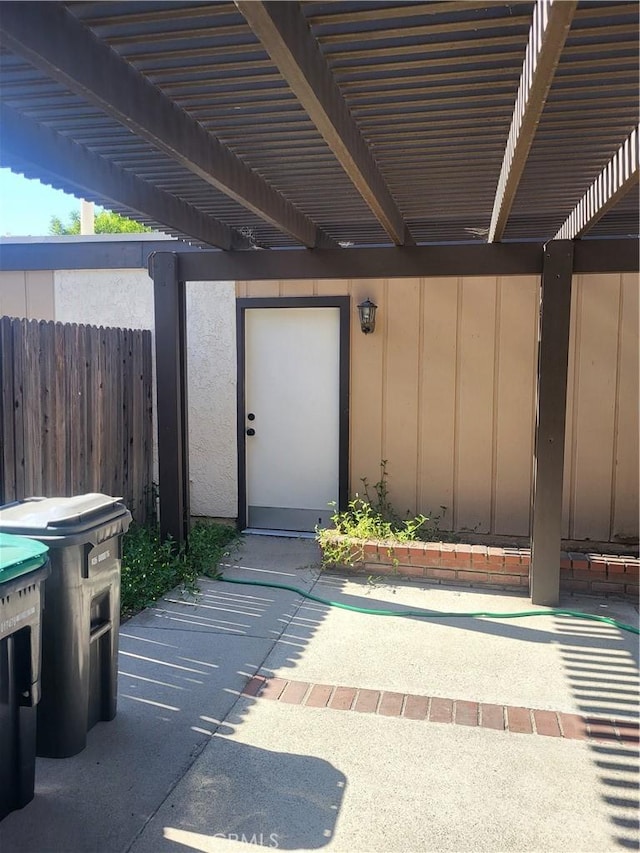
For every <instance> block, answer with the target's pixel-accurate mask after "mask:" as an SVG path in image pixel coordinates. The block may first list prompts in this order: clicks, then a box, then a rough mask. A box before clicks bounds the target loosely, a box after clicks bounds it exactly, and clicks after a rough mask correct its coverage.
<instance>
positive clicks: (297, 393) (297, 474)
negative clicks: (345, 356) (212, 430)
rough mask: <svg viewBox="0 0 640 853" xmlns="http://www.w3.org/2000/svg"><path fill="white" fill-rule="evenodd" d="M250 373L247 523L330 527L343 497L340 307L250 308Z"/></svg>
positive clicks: (295, 527)
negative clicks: (340, 477) (340, 479)
mask: <svg viewBox="0 0 640 853" xmlns="http://www.w3.org/2000/svg"><path fill="white" fill-rule="evenodd" d="M245 370H246V373H245V423H244V429H245V433H247V434H246V438H245V442H246V445H245V446H246V495H247V526H248V527H255V528H266V529H273V530H298V531H303V530H314V528H315V526H316V525H317V524H320V525H326V524H328V522H329V518H330V516H331V515H332V514H333V511H334V510H333V509H331V508H330V507H329V506H328V504H329V503H330V502H332V501H335V502H336V503H337V501H338V470H339V469H338V462H339V419H340V410H339V388H340V309H339V308H313V307H309V308H248V309H247V310H246V311H245ZM252 431H253V434H252Z"/></svg>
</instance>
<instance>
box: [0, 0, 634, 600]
mask: <svg viewBox="0 0 640 853" xmlns="http://www.w3.org/2000/svg"><path fill="white" fill-rule="evenodd" d="M0 44H1V52H0V74H1V81H2V89H1V94H0V120H1V122H0V126H1V130H0V133H1V137H0V164H1V165H3V166H9V167H10V168H12V169H13V170H14V171H18V172H23V173H24V174H25V175H27V176H28V177H36V178H39V179H40V180H42V181H45V182H46V183H49V184H51V185H52V186H55V187H59V188H61V189H64V190H67V191H68V192H72V193H75V194H77V195H80V196H82V197H84V198H87V199H89V200H94V201H96V202H99V203H101V204H105V205H107V206H108V207H110V208H111V209H114V210H117V211H120V212H123V213H125V214H126V215H128V216H133V217H134V218H137V219H138V220H140V221H141V222H144V223H146V224H149V225H152V226H154V227H156V228H158V229H161V230H164V231H167V232H168V233H171V234H173V235H175V236H178V237H181V238H183V239H184V240H186V241H188V242H189V243H192V244H194V245H196V246H202V247H208V248H209V249H212V251H201V252H197V251H196V252H194V251H189V252H184V253H183V252H172V253H163V252H161V253H157V254H155V255H154V256H153V258H152V263H151V272H152V275H153V278H154V284H155V310H156V342H157V351H156V355H157V376H158V428H159V465H160V468H159V479H160V506H161V522H162V529H163V533H164V534H165V535H167V534H169V533H170V534H172V535H173V536H174V538H175V539H176V540H178V541H180V540H182V538H183V537H184V535H185V531H186V529H187V526H188V518H189V500H188V465H187V459H188V446H187V421H186V381H185V376H186V373H185V372H186V364H185V360H186V359H185V287H184V283H185V282H186V281H189V280H223V279H225V280H226V279H245V280H248V279H253V280H257V279H274V278H275V279H304V278H332V279H335V278H347V277H348V278H367V277H372V276H378V277H380V276H383V277H389V278H401V277H404V276H430V275H438V276H443V275H445V276H446V275H451V276H458V275H482V274H493V275H513V274H526V273H529V274H531V273H535V274H539V275H540V276H541V320H540V332H539V363H538V407H537V421H536V453H535V460H534V465H535V477H534V484H535V485H534V495H533V528H532V568H531V582H532V598H533V600H534V601H535V602H537V603H548V604H552V603H555V602H556V600H557V597H558V583H559V551H560V530H561V499H562V470H563V465H562V461H563V453H564V431H565V409H566V385H567V357H568V342H569V321H570V296H571V280H572V275H573V274H574V273H578V272H607V271H619V272H623V271H635V270H637V269H638V244H637V235H638V233H639V230H640V229H639V227H638V218H639V212H638V196H637V192H631V191H630V190H632V188H633V187H635V186H636V184H637V181H638V159H639V154H638V124H637V122H638V109H637V105H638V74H637V64H638V5H637V3H636V2H615V0H614V2H590V0H581V2H577V3H576V2H574V0H555V2H551V0H538V2H536V3H533V2H528V0H524V2H504V0H484V2H476V0H468V2H467V0H465V1H464V2H459V1H458V0H452V2H437V0H433V2H426V3H419V2H415V3H407V2H386V0H383V2H371V0H358V2H339V1H338V2H305V3H298V2H260V0H247V1H246V2H245V0H237V2H235V3H232V2H213V3H211V2H198V3H196V2H173V0H169V2H127V0H125V2H117V3H113V2H93V3H89V2H69V3H59V2H47V3H14V2H8V3H7V2H5V3H2V6H1V7H0Z"/></svg>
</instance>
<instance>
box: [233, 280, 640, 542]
mask: <svg viewBox="0 0 640 853" xmlns="http://www.w3.org/2000/svg"><path fill="white" fill-rule="evenodd" d="M237 293H238V295H239V296H290V295H298V296H311V295H343V294H349V295H350V296H351V298H352V313H351V316H352V324H351V442H350V477H351V481H350V489H351V493H352V494H353V493H355V492H358V491H360V492H361V491H362V483H361V478H362V477H366V478H367V479H368V480H369V482H370V483H374V482H375V481H376V480H377V479H378V477H379V466H380V462H381V460H383V459H386V460H387V468H388V472H389V489H390V494H391V498H392V500H393V503H394V504H395V506H396V508H397V509H398V510H399V511H401V512H404V511H405V510H409V511H410V512H412V513H413V512H416V511H420V512H424V513H429V512H431V511H435V512H436V513H437V512H438V511H440V510H439V508H440V507H441V506H445V507H446V512H445V514H444V517H443V521H442V522H441V527H442V528H443V529H455V530H464V529H471V530H475V531H477V532H478V533H492V534H499V535H507V536H519V535H520V536H522V535H527V534H528V532H529V526H530V505H531V475H532V455H533V441H534V422H535V377H536V362H537V331H538V308H539V280H538V278H537V277H536V276H510V277H502V278H486V277H483V278H481V277H470V278H460V279H456V278H432V279H398V280H388V281H387V280H383V279H380V280H362V281H361V280H358V281H310V282H284V281H283V282H238V285H237ZM367 297H369V298H371V299H373V301H374V302H376V304H377V305H378V324H377V328H376V332H375V334H373V335H366V336H365V335H363V334H362V333H361V332H360V328H359V324H358V319H357V313H356V310H355V306H356V304H357V303H358V302H360V301H362V300H363V299H365V298H367ZM567 414H568V423H567V441H566V448H567V451H566V461H565V496H564V526H563V535H564V536H565V537H566V538H573V539H594V540H596V539H597V540H602V541H609V540H613V541H616V540H618V541H619V540H625V539H633V538H634V537H637V535H638V278H637V276H634V275H628V274H625V275H606V276H605V275H601V276H596V275H592V276H577V277H576V278H575V280H574V291H573V314H572V327H571V345H570V363H569V392H568V408H567Z"/></svg>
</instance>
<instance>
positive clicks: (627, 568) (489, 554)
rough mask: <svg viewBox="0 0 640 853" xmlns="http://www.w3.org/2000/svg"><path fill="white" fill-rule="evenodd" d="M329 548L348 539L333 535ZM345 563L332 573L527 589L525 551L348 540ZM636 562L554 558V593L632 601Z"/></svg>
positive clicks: (639, 573)
mask: <svg viewBox="0 0 640 853" xmlns="http://www.w3.org/2000/svg"><path fill="white" fill-rule="evenodd" d="M332 542H333V544H339V545H341V546H344V545H345V543H347V542H349V539H348V537H346V536H343V535H341V534H337V533H336V534H334V535H333V537H332ZM350 544H351V560H350V562H349V564H348V565H341V566H338V567H337V568H340V569H341V570H346V571H351V570H353V571H355V572H356V573H357V572H366V573H368V574H375V575H396V576H397V577H401V578H409V579H414V580H415V579H421V580H428V581H429V582H430V583H433V584H444V585H447V584H456V585H463V586H472V587H489V588H495V589H509V590H510V589H513V588H514V587H517V588H518V589H519V590H520V591H523V590H526V589H528V587H529V565H530V562H531V551H530V549H529V548H492V547H487V546H486V545H466V544H461V543H453V542H422V541H418V542H404V543H402V544H401V545H395V544H390V543H384V542H373V541H369V540H363V541H360V540H358V541H352V542H351V543H350ZM639 577H640V560H639V559H638V558H637V557H634V556H632V555H626V556H619V555H615V554H596V553H592V554H581V553H577V552H572V551H571V552H565V551H563V552H562V553H561V555H560V589H561V590H563V591H565V592H569V593H588V594H592V595H599V596H602V595H615V596H622V597H626V598H631V600H632V601H637V600H638V595H640V586H638V578H639Z"/></svg>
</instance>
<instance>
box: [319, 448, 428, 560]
mask: <svg viewBox="0 0 640 853" xmlns="http://www.w3.org/2000/svg"><path fill="white" fill-rule="evenodd" d="M387 478H388V472H387V460H386V459H383V460H382V462H381V463H380V479H379V480H378V482H377V483H374V484H373V485H372V486H371V485H370V484H369V482H368V480H367V478H366V477H363V478H362V483H363V485H364V490H365V496H364V498H361V497H360V496H359V495H356V496H355V498H354V499H353V500H351V501H349V505H348V507H347V509H346V510H343V511H339V510H336V511H335V512H334V514H333V515H332V516H331V521H332V522H333V525H334V526H333V528H324V529H318V530H317V531H316V533H317V540H318V542H319V543H320V547H321V549H322V555H323V565H336V564H337V565H353V563H354V562H356V561H358V560H361V559H362V557H363V554H364V549H363V545H362V542H363V541H364V540H374V541H377V542H385V543H388V544H389V545H390V546H391V545H393V544H394V543H400V542H413V541H415V540H417V539H422V538H429V539H432V538H434V536H435V535H436V534H437V533H438V532H439V531H438V521H439V516H436V517H429V516H426V515H422V514H419V515H416V516H413V517H411V516H409V514H407V515H408V517H406V518H402V517H401V516H400V515H399V514H398V512H396V510H395V509H394V507H393V505H392V503H391V499H390V497H389V490H388V486H387ZM333 506H335V504H333ZM336 533H337V534H340V536H339V537H336Z"/></svg>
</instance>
